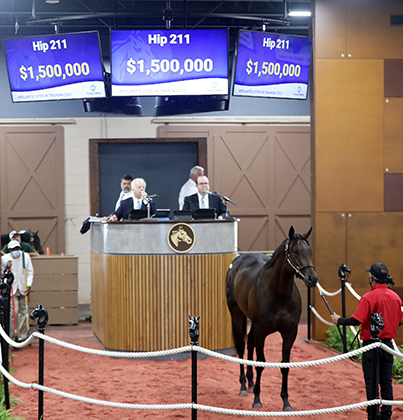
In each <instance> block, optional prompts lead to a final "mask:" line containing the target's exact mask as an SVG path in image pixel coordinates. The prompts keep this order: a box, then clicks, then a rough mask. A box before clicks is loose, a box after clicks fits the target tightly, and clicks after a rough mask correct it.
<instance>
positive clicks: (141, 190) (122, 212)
mask: <svg viewBox="0 0 403 420" xmlns="http://www.w3.org/2000/svg"><path fill="white" fill-rule="evenodd" d="M132 190H133V196H134V197H130V198H127V199H126V200H123V201H122V203H121V204H120V206H119V208H118V209H117V210H116V211H115V212H114V213H113V214H112V215H111V216H109V218H107V220H108V221H110V222H115V221H117V220H122V219H123V220H125V219H128V218H129V214H130V212H131V211H132V210H133V209H134V210H147V204H148V203H150V216H152V215H153V214H155V211H156V207H155V204H154V202H153V201H151V200H149V199H148V196H147V193H146V182H145V181H144V179H143V178H135V179H133V181H132Z"/></svg>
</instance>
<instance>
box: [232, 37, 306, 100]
mask: <svg viewBox="0 0 403 420" xmlns="http://www.w3.org/2000/svg"><path fill="white" fill-rule="evenodd" d="M311 48H312V39H311V38H305V37H299V36H290V35H279V34H269V33H265V32H250V31H240V32H239V37H238V48H237V58H236V70H235V80H234V87H233V95H234V96H254V97H266V98H287V99H306V98H307V93H308V81H309V66H310V60H311Z"/></svg>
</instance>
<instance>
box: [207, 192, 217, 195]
mask: <svg viewBox="0 0 403 420" xmlns="http://www.w3.org/2000/svg"><path fill="white" fill-rule="evenodd" d="M206 193H207V194H208V195H217V193H212V192H211V191H206Z"/></svg>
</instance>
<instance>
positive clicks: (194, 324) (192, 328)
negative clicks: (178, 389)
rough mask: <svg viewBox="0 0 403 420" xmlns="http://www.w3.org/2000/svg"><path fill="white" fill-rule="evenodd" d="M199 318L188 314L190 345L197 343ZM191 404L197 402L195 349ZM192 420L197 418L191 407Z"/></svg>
mask: <svg viewBox="0 0 403 420" xmlns="http://www.w3.org/2000/svg"><path fill="white" fill-rule="evenodd" d="M199 319H200V317H199V316H198V317H196V316H190V315H189V335H190V345H191V346H197V345H198V344H199ZM192 404H197V351H195V350H192ZM192 420H197V410H196V409H195V408H192Z"/></svg>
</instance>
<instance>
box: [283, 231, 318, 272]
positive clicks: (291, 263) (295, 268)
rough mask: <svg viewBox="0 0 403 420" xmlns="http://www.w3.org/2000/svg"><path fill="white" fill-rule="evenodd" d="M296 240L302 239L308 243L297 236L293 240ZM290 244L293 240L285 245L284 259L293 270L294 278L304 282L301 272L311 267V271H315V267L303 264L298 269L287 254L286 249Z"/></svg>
mask: <svg viewBox="0 0 403 420" xmlns="http://www.w3.org/2000/svg"><path fill="white" fill-rule="evenodd" d="M298 239H303V240H304V241H305V242H306V243H308V241H307V240H306V239H305V238H304V237H303V236H298V237H297V238H295V240H298ZM292 242H293V239H290V240H289V241H287V242H286V244H285V259H286V261H287V262H288V264H290V266H291V267H292V268H293V269H294V271H295V273H296V276H297V277H298V278H299V279H301V280H305V275H304V273H302V271H301V270H303V269H304V268H308V267H312V268H313V269H315V266H314V265H313V264H305V265H301V266H299V267H298V266H297V265H295V264H294V263H293V262H292V261H291V256H290V253H289V252H288V248H289V246H290V245H291V244H292ZM308 244H309V243H308Z"/></svg>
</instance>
